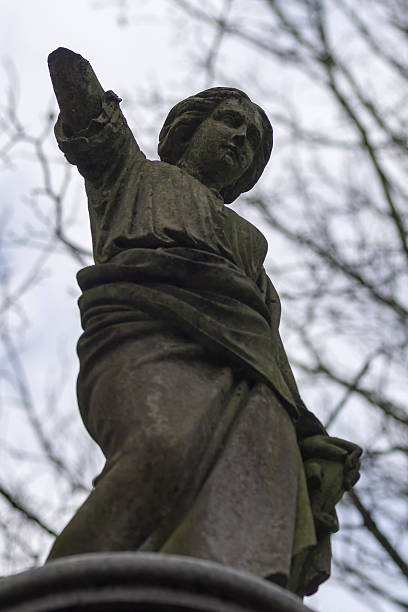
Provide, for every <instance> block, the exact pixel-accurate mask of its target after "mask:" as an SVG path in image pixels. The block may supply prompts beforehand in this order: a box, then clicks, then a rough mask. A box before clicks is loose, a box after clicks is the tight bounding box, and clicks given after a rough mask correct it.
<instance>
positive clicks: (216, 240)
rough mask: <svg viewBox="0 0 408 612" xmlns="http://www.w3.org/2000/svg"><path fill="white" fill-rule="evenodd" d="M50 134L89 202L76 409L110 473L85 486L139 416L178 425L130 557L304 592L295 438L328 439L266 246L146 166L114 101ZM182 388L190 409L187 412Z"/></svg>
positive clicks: (212, 203) (312, 567)
mask: <svg viewBox="0 0 408 612" xmlns="http://www.w3.org/2000/svg"><path fill="white" fill-rule="evenodd" d="M55 131H56V136H57V139H58V143H59V146H60V148H61V149H62V151H63V152H64V153H65V155H66V157H67V159H68V160H69V161H70V162H71V163H73V164H75V165H77V166H78V169H79V171H80V172H81V174H82V175H83V176H84V178H85V185H86V191H87V195H88V202H89V215H90V221H91V231H92V239H93V250H94V259H95V265H94V266H89V267H87V268H85V269H83V270H81V271H80V272H79V274H78V281H79V284H80V287H81V289H82V291H83V294H82V296H81V298H80V300H79V306H80V310H81V318H82V325H83V329H84V333H83V335H82V336H81V338H80V340H79V342H78V354H79V359H80V373H79V377H78V400H79V407H80V411H81V415H82V418H83V420H84V423H85V425H86V427H87V428H88V431H89V432H90V434H91V435H92V437H93V438H94V439H95V440H96V441H97V443H98V444H99V445H100V447H101V448H102V450H103V452H104V454H105V456H106V460H107V461H106V465H105V468H104V470H103V472H102V475H101V476H100V477H98V479H96V486H97V487H98V486H101V485H100V483H101V482H102V481H103V478H104V475H106V474H107V473H108V472H109V471H110V470H112V467H113V466H114V465H115V460H116V458H117V456H118V455H119V454H120V447H121V440H123V436H124V431H125V430H128V429H129V428H131V427H140V426H141V425H140V422H141V421H140V419H141V416H140V415H141V414H142V413H143V414H144V415H145V417H144V418H147V422H148V423H150V425H151V427H152V431H153V430H154V428H155V427H160V426H161V424H162V423H163V422H164V421H166V423H168V422H170V421H171V418H172V415H173V414H177V415H178V416H177V418H178V419H179V421H178V423H180V422H181V421H180V419H181V420H182V421H184V420H185V422H186V423H188V424H189V428H188V432H189V433H188V439H187V437H186V441H185V448H186V464H185V471H184V473H183V478H182V479H181V480H180V477H179V476H177V479H178V481H177V482H174V487H175V489H177V490H179V491H180V493H179V494H178V495H177V496H176V497H175V498H174V500H173V501H172V503H169V504H168V507H167V506H166V505H165V504H164V506H165V507H163V511H162V517H163V518H162V520H161V521H159V523H158V524H155V525H154V526H153V527H152V529H151V530H150V532H149V533H146V534H145V535H146V537H145V539H144V542H143V544H141V545H140V546H139V547H138V548H139V549H141V550H153V551H162V552H171V553H175V554H186V555H191V556H196V557H200V558H208V559H212V560H214V561H219V562H221V563H225V564H227V565H231V566H235V567H238V568H240V569H244V570H247V571H250V572H252V573H255V574H257V575H260V576H264V577H270V578H271V579H273V580H275V581H277V582H279V583H281V584H283V585H284V586H287V587H288V588H290V589H291V590H293V591H295V592H297V593H298V594H300V595H303V594H309V593H311V592H314V591H315V590H316V588H317V586H318V584H319V583H320V582H321V581H322V580H324V579H325V578H327V576H328V574H329V564H330V551H329V541H328V538H324V539H323V540H318V539H317V536H316V533H315V529H314V523H313V517H312V514H311V508H310V503H309V498H308V493H307V488H306V483H305V476H304V470H303V466H302V461H301V458H300V454H299V449H298V444H297V438H299V437H304V436H308V435H313V434H316V433H319V434H321V433H325V432H324V429H323V427H322V425H321V424H320V422H319V421H318V420H317V419H316V418H315V417H314V416H313V415H312V414H311V413H310V412H309V411H307V409H306V408H305V406H304V404H303V402H302V400H301V398H300V396H299V393H298V389H297V387H296V383H295V380H294V378H293V374H292V372H291V369H290V366H289V364H288V360H287V357H286V354H285V351H284V349H283V346H282V343H281V340H280V336H279V331H278V327H279V320H280V302H279V297H278V295H277V293H276V291H275V289H274V287H273V285H272V283H271V281H270V280H269V278H268V277H267V275H266V273H265V270H264V268H263V262H264V259H265V255H266V251H267V244H266V240H265V238H264V236H263V235H262V234H261V233H260V232H259V231H258V230H257V229H256V228H255V227H254V226H253V225H252V224H250V223H249V222H248V221H246V220H245V219H243V218H242V217H241V216H239V215H237V214H236V213H235V212H234V211H232V210H231V209H229V208H227V207H226V206H225V205H224V203H223V201H222V200H221V199H220V198H219V197H218V196H217V195H216V194H215V193H213V192H212V191H211V190H210V189H208V188H207V187H205V186H204V185H203V184H201V183H200V182H199V181H197V180H196V179H195V178H193V177H192V176H190V175H189V174H187V173H186V172H184V171H183V170H181V169H179V168H178V167H175V166H172V165H169V164H166V163H164V162H159V161H149V160H147V159H146V158H145V156H144V155H143V153H142V152H141V151H140V149H139V147H138V145H137V143H136V141H135V139H134V137H133V135H132V133H131V131H130V129H129V128H128V126H127V124H126V121H125V119H124V117H123V115H122V113H121V111H120V109H119V105H118V98H117V97H116V96H115V94H113V92H107V93H106V94H105V98H104V101H103V110H102V113H101V115H100V116H99V117H97V118H95V119H94V120H92V121H91V123H90V125H89V126H88V128H87V129H86V130H82V131H81V132H79V133H76V134H74V135H71V136H67V135H66V134H65V133H64V130H63V126H62V125H61V121H60V120H59V121H58V122H57V125H56V130H55ZM157 381H159V382H157ZM154 385H158V386H157V389H158V390H157V394H158V396H157V397H159V396H160V401H158V402H155V401H153V400H152V397H154V394H155V393H156V391H154V389H156V387H154ZM193 387H195V388H193ZM184 389H185V393H186V397H187V396H188V393H189V392H190V390H191V397H192V398H194V397H196V398H197V400H196V403H195V402H194V400H189V401H190V402H191V403H189V404H188V405H186V406H184V404H183V399H182V395H183V390H184ZM108 397H109V401H108V405H109V409H108V410H107V409H106V405H107V399H106V398H108ZM101 398H103V399H102V400H101ZM102 406H103V407H102ZM146 406H147V408H146ZM175 406H176V407H177V409H176V408H175ZM142 407H143V408H142ZM146 411H147V412H146ZM177 411H178V412H177ZM146 414H147V417H146ZM180 415H181V416H180ZM142 426H144V427H146V423H144V425H142ZM175 426H177V424H175ZM186 427H187V426H186ZM168 477H169V479H170V478H172V476H171V475H170V474H169V476H168ZM175 478H176V477H175Z"/></svg>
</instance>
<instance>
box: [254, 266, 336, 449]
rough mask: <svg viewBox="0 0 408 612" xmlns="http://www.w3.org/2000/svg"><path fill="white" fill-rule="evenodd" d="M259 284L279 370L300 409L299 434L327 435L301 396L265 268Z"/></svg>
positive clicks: (276, 294) (277, 305) (275, 298)
mask: <svg viewBox="0 0 408 612" xmlns="http://www.w3.org/2000/svg"><path fill="white" fill-rule="evenodd" d="M258 286H259V288H260V290H261V292H262V294H263V297H264V300H265V304H266V306H267V308H268V311H269V313H270V317H271V325H272V327H273V328H274V329H275V330H276V342H277V347H276V356H277V361H278V365H279V370H280V372H281V374H282V377H283V379H284V381H285V383H286V385H287V387H288V389H289V390H290V392H291V394H292V397H293V398H294V400H295V404H296V407H297V408H298V411H299V418H298V420H297V421H296V423H295V427H296V433H297V436H298V438H299V439H302V438H307V437H309V436H314V435H316V434H320V435H322V434H323V435H327V432H326V430H325V428H324V426H323V425H322V423H321V422H320V421H319V419H318V418H317V417H316V416H315V415H314V414H313V413H312V412H310V410H308V409H307V408H306V406H305V404H304V402H303V400H302V398H301V396H300V393H299V389H298V386H297V384H296V380H295V377H294V375H293V372H292V368H291V367H290V364H289V360H288V357H287V355H286V351H285V349H284V346H283V342H282V339H281V337H280V334H279V323H280V314H281V307H280V299H279V296H278V293H277V291H276V289H275V287H274V286H273V284H272V282H271V280H270V279H269V277H268V276H267V274H266V272H265V270H264V269H262V272H261V274H260V276H259V279H258Z"/></svg>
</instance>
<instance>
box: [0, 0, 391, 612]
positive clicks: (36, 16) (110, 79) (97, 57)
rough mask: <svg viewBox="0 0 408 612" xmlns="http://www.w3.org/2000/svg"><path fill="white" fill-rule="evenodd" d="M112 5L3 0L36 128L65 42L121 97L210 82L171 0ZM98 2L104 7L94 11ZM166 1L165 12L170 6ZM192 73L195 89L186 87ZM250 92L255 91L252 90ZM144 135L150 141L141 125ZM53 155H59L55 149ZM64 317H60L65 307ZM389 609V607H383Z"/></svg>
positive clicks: (352, 602)
mask: <svg viewBox="0 0 408 612" xmlns="http://www.w3.org/2000/svg"><path fill="white" fill-rule="evenodd" d="M135 1H136V0H135ZM106 4H107V3H106V2H96V1H92V0H69V2H68V1H62V0H60V1H58V0H14V1H10V0H0V15H1V18H0V59H1V60H3V61H4V62H5V65H6V66H7V65H8V62H12V64H13V65H14V66H15V68H16V72H17V74H18V78H19V83H20V97H19V107H18V109H19V114H20V118H21V119H22V120H23V121H24V122H25V124H26V125H28V126H31V127H32V128H33V129H34V130H35V129H36V126H38V125H40V120H41V118H42V117H43V116H44V114H45V113H46V111H47V109H49V108H50V105H51V104H52V103H53V92H52V88H51V84H50V80H49V75H48V70H47V62H46V60H47V55H48V53H49V52H50V51H52V50H53V49H55V48H57V47H59V46H65V47H68V48H70V49H73V50H75V51H77V52H79V53H81V54H82V55H83V56H84V57H86V58H87V59H89V60H90V61H91V63H92V66H93V68H94V70H95V72H96V73H97V75H98V77H99V79H100V81H101V83H102V85H103V87H104V88H105V89H113V90H114V91H115V92H116V93H118V94H119V95H121V97H124V95H125V94H126V93H127V92H132V90H133V88H134V87H136V86H137V85H138V84H141V83H144V84H146V83H157V84H160V88H161V91H162V92H163V95H165V97H166V98H168V99H172V97H173V94H174V91H180V92H182V91H183V89H184V88H185V91H184V92H183V95H188V94H191V93H194V92H195V91H197V89H199V88H203V87H204V86H205V83H204V81H202V82H200V78H198V77H197V78H195V77H194V75H192V74H191V65H190V64H189V62H188V61H187V58H186V56H185V51H184V53H183V46H182V45H180V44H178V42H179V41H178V37H180V36H181V37H183V36H188V35H191V32H190V33H187V32H183V30H182V29H179V31H175V30H174V29H170V28H169V27H168V24H169V19H168V18H167V17H168V14H169V13H168V11H169V10H170V9H169V8H168V6H169V3H168V2H167V3H166V2H164V1H162V0H151V1H150V2H143V4H146V5H147V7H146V8H144V9H143V10H144V13H145V19H144V20H143V21H141V22H140V23H138V24H135V23H132V26H131V27H128V28H119V27H117V25H116V18H117V10H116V9H115V8H114V7H113V8H103V5H106ZM97 5H99V6H102V8H100V9H99V10H95V7H96V6H97ZM166 6H167V11H165V10H164V7H166ZM173 25H174V24H173ZM234 61H236V62H237V74H238V73H239V58H235V60H234ZM189 78H190V79H191V88H192V90H190V91H188V90H187V85H188V82H187V80H188V79H189ZM0 83H1V90H0V96H1V97H3V96H4V94H5V88H6V86H7V80H6V78H5V72H4V71H3V72H2V74H1V76H0ZM248 93H249V94H250V95H251V92H248ZM1 99H3V98H1ZM124 109H125V110H126V99H124ZM137 116H138V113H137V110H135V109H134V107H132V108H131V109H130V117H129V119H130V123H131V125H132V127H134V129H135V130H136V131H137V126H136V124H135V123H136V122H135V118H137ZM163 118H164V117H162V118H161V120H162V119H163ZM277 127H279V126H277ZM159 128H160V125H157V133H158V131H159ZM140 137H141V138H142V139H143V138H146V134H145V132H144V131H143V130H142V129H140ZM140 144H141V145H142V148H143V149H144V150H147V151H149V150H154V147H153V144H152V143H151V142H147V141H145V142H143V141H142V142H141V143H140ZM55 154H56V155H57V154H58V152H57V148H56V146H55ZM19 172H20V169H19V168H18V167H17V168H14V169H12V170H4V169H2V170H1V174H0V181H1V183H0V184H1V194H2V200H3V202H8V203H9V204H12V203H13V200H14V204H16V206H17V202H19V201H20V198H22V197H23V195H24V190H25V189H26V185H27V181H28V182H29V180H28V178H27V172H28V170H27V169H25V170H24V173H23V174H19ZM21 172H22V170H21ZM78 184H79V182H78ZM81 197H82V198H83V195H82V196H81ZM78 232H79V234H78V236H77V237H78V240H79V241H80V242H83V241H86V240H89V238H87V235H88V233H89V229H88V227H87V225H86V224H84V225H83V227H82V229H78ZM74 271H75V270H74V266H73V267H72V272H69V273H72V275H74ZM72 284H74V283H72ZM52 299H53V298H52V296H47V300H52ZM75 299H76V295H74V296H73V297H72V300H71V301H70V302H69V303H68V306H67V308H68V310H70V311H71V314H69V313H67V319H66V320H67V325H68V327H69V328H70V329H72V342H71V344H70V345H69V350H72V352H74V350H75V342H76V336H77V335H78V334H79V317H78V313H77V312H76V306H75ZM32 308H33V310H34V314H36V312H37V313H38V316H41V299H40V301H39V302H36V303H33V304H32ZM58 314H59V317H61V316H62V315H61V311H59V313H58ZM64 316H65V315H64ZM56 318H57V317H56ZM50 325H52V321H51V322H50ZM34 367H35V364H33V368H34ZM73 385H74V374H73V377H72V386H73ZM72 396H73V391H72ZM73 410H74V408H73ZM335 545H336V544H335ZM308 603H309V604H310V605H311V606H314V608H315V609H316V610H321V611H322V612H323V611H326V610H330V611H331V612H344V610H345V609H347V608H349V609H351V610H355V611H356V612H369V611H370V610H372V608H371V605H368V606H367V605H365V604H364V603H363V602H360V603H358V602H357V600H356V599H355V598H354V597H351V596H350V595H348V594H346V593H345V592H344V591H342V590H340V589H339V588H338V587H337V586H336V585H333V584H332V585H330V584H329V585H327V586H323V587H322V588H321V591H320V593H319V594H318V595H317V596H316V597H313V598H312V599H310V600H308ZM387 609H388V608H387V607H386V606H385V605H384V606H383V610H387Z"/></svg>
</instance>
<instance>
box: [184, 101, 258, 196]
mask: <svg viewBox="0 0 408 612" xmlns="http://www.w3.org/2000/svg"><path fill="white" fill-rule="evenodd" d="M261 134H262V120H261V116H260V114H259V112H258V110H257V108H256V107H255V106H254V105H253V104H252V103H251V102H250V101H248V100H245V99H239V98H228V99H227V100H225V101H224V102H222V103H221V104H220V105H219V106H217V108H216V109H215V110H214V111H213V113H212V114H211V115H210V116H209V117H208V118H207V119H205V120H204V121H203V122H202V123H201V124H200V125H199V127H198V128H197V130H196V131H195V132H194V134H193V136H192V137H191V140H190V142H189V145H188V147H187V149H186V151H185V152H184V154H183V156H182V157H181V160H180V162H179V165H180V166H181V167H183V168H185V169H186V170H187V171H188V172H190V173H191V174H192V175H193V176H195V177H196V178H198V179H199V180H201V182H202V183H204V184H205V185H207V187H212V188H215V189H217V190H221V189H223V188H224V187H227V186H228V185H232V184H233V183H234V182H235V181H237V180H238V179H239V178H240V177H241V176H242V175H243V174H244V173H245V172H246V171H247V170H248V168H249V167H250V165H251V164H252V162H253V160H254V156H255V152H256V150H257V149H258V147H259V145H260V142H261Z"/></svg>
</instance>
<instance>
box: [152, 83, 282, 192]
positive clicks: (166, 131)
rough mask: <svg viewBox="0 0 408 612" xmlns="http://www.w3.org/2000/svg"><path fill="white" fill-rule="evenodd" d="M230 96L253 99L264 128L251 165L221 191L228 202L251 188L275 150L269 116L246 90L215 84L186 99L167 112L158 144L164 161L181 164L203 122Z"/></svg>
mask: <svg viewBox="0 0 408 612" xmlns="http://www.w3.org/2000/svg"><path fill="white" fill-rule="evenodd" d="M228 98H239V99H244V100H247V101H249V102H251V104H253V106H254V107H255V108H256V109H257V111H258V112H259V114H260V116H261V120H262V127H263V130H262V134H261V142H260V144H259V147H258V149H257V150H256V152H255V156H254V161H253V162H252V164H251V166H250V167H249V168H248V170H247V171H246V172H245V173H244V174H243V175H242V176H241V177H240V178H239V179H238V180H237V181H236V182H235V183H233V184H232V185H228V186H227V187H225V188H224V189H223V190H222V191H221V195H222V197H223V198H224V202H225V203H226V204H229V203H230V202H233V201H234V200H235V199H236V198H237V197H238V196H239V194H240V193H243V192H244V191H249V190H250V189H251V188H252V187H253V186H254V185H255V183H256V182H257V180H258V179H259V177H260V176H261V174H262V172H263V171H264V168H265V166H266V164H267V163H268V159H269V157H270V155H271V151H272V144H273V130H272V126H271V124H270V122H269V119H268V118H267V116H266V114H265V112H264V111H263V110H262V108H260V107H259V106H257V105H256V104H254V103H253V102H252V101H251V100H250V98H249V97H248V96H247V95H246V94H245V93H244V92H243V91H240V90H239V89H234V88H232V87H212V88H211V89H206V90H205V91H201V92H200V93H198V94H196V95H195V96H191V97H189V98H186V99H185V100H182V101H181V102H179V103H178V104H176V106H174V107H173V108H172V109H171V111H170V112H169V114H168V115H167V118H166V121H165V122H164V125H163V127H162V129H161V131H160V135H159V147H158V151H159V156H160V159H161V160H162V161H164V162H167V163H169V164H173V165H177V163H178V162H179V160H180V158H181V157H182V155H183V153H184V151H185V150H186V148H187V145H188V143H189V141H190V139H191V137H192V135H193V134H194V132H195V130H196V129H197V128H198V126H199V125H200V123H202V122H203V121H204V120H205V119H207V117H209V115H211V114H212V113H213V112H214V110H215V109H216V108H217V106H219V104H221V102H224V100H226V99H228Z"/></svg>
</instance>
